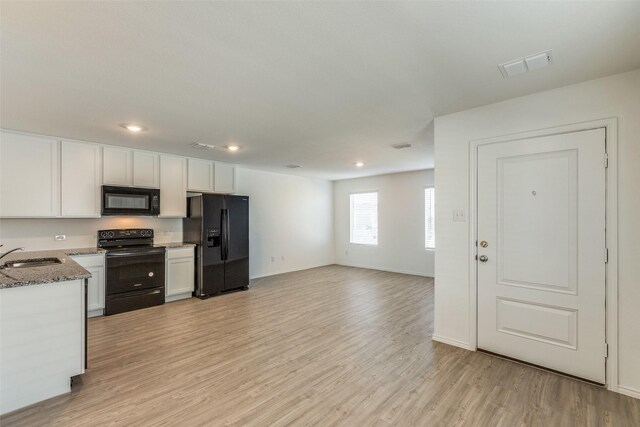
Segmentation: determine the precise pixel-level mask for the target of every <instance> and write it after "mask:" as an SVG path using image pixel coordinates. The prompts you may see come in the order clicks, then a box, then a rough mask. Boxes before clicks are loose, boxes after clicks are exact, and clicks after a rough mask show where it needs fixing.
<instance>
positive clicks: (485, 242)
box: [480, 240, 489, 248]
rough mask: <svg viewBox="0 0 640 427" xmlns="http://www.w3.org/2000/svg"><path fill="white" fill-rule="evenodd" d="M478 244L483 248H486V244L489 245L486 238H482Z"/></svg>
mask: <svg viewBox="0 0 640 427" xmlns="http://www.w3.org/2000/svg"><path fill="white" fill-rule="evenodd" d="M480 246H482V247H483V248H486V247H487V246H489V243H487V241H486V240H483V241H482V242H480Z"/></svg>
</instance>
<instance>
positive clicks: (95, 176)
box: [60, 141, 102, 218]
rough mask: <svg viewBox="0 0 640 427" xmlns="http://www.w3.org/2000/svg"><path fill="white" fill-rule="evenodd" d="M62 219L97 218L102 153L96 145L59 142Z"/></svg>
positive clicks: (98, 213) (98, 212)
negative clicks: (60, 143)
mask: <svg viewBox="0 0 640 427" xmlns="http://www.w3.org/2000/svg"><path fill="white" fill-rule="evenodd" d="M60 158H61V163H60V165H61V167H60V171H61V172H60V173H61V178H62V179H61V183H62V193H61V194H62V197H61V199H62V216H63V217H72V218H83V217H99V216H100V205H101V203H100V202H101V200H100V184H101V179H100V178H101V173H102V150H101V149H100V146H99V145H94V144H86V143H82V142H70V141H62V155H61V156H60Z"/></svg>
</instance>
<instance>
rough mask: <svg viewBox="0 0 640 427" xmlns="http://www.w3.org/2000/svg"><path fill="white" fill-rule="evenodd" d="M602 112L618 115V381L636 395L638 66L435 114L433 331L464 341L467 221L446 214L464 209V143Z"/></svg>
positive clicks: (639, 383) (639, 321) (639, 344)
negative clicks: (628, 69)
mask: <svg viewBox="0 0 640 427" xmlns="http://www.w3.org/2000/svg"><path fill="white" fill-rule="evenodd" d="M525 77H526V76H525ZM609 117H617V118H618V162H619V163H618V228H619V232H618V234H619V236H618V250H619V264H618V266H619V268H618V271H619V273H618V274H619V276H618V286H619V298H618V300H619V301H618V303H619V307H618V310H619V346H618V349H619V379H618V382H619V385H620V387H621V391H624V392H626V393H629V394H634V393H636V396H639V397H640V328H639V327H638V326H639V325H640V310H639V309H638V307H640V261H639V260H638V257H639V256H640V216H639V214H638V212H640V167H639V165H640V70H636V71H633V72H629V73H624V74H619V75H615V76H611V77H606V78H602V79H597V80H592V81H588V82H584V83H580V84H576V85H572V86H567V87H563V88H559V89H555V90H551V91H546V92H541V93H537V94H534V95H530V96H526V97H521V98H516V99H512V100H509V101H505V102H500V103H496V104H491V105H487V106H484V107H480V108H475V109H472V110H467V111H463V112H459V113H455V114H451V115H447V116H443V117H438V118H436V120H435V164H436V175H435V181H436V201H437V203H436V224H437V227H438V232H437V233H436V247H437V248H438V252H437V254H436V260H435V271H436V282H435V283H436V288H435V332H434V334H435V335H437V336H439V337H441V338H444V339H446V340H450V341H451V342H456V343H458V344H459V345H462V346H465V345H469V340H470V334H469V332H470V331H469V327H470V323H469V321H470V318H469V316H470V304H472V303H473V302H472V301H470V300H469V291H470V274H471V272H470V267H469V263H470V259H469V256H470V255H469V245H470V242H471V234H470V226H469V223H468V222H454V221H453V220H452V212H453V209H455V208H463V209H466V211H467V213H468V212H469V209H470V201H469V198H470V189H469V170H470V165H469V141H470V140H475V139H482V138H490V137H494V136H501V135H507V134H511V133H518V132H524V131H529V130H537V129H543V128H549V127H555V126H562V125H567V124H572V123H579V122H584V121H589V120H598V119H603V118H609ZM613 381H614V382H615V379H613Z"/></svg>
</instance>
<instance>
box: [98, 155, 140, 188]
mask: <svg viewBox="0 0 640 427" xmlns="http://www.w3.org/2000/svg"><path fill="white" fill-rule="evenodd" d="M132 182H133V179H132V173H131V150H129V149H126V148H117V147H104V148H103V149H102V183H103V184H104V185H122V186H130V185H131V184H132Z"/></svg>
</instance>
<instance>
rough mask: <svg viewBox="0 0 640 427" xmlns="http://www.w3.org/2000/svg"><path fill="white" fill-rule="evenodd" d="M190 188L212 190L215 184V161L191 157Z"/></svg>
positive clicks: (188, 181)
mask: <svg viewBox="0 0 640 427" xmlns="http://www.w3.org/2000/svg"><path fill="white" fill-rule="evenodd" d="M188 163H189V173H188V179H187V184H188V190H189V191H203V192H206V193H207V192H208V193H210V192H212V191H213V190H214V186H213V162H212V161H209V160H202V159H189V160H188Z"/></svg>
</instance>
